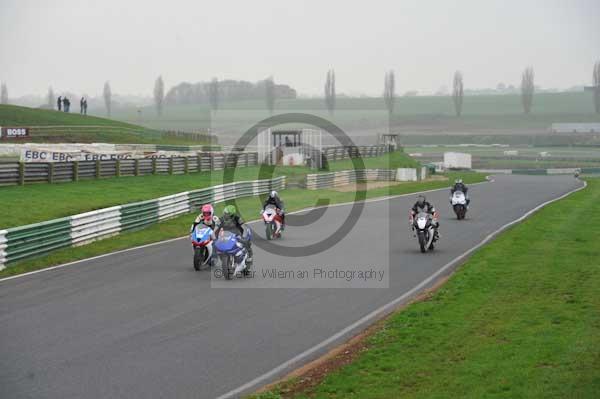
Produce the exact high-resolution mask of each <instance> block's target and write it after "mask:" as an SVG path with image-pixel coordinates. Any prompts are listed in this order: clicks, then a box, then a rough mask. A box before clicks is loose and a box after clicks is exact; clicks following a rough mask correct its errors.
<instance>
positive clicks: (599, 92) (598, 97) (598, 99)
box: [592, 61, 600, 114]
mask: <svg viewBox="0 0 600 399" xmlns="http://www.w3.org/2000/svg"><path fill="white" fill-rule="evenodd" d="M592 81H593V83H594V107H595V108H596V113H597V114H600V61H598V62H596V64H595V65H594V73H593V79H592Z"/></svg>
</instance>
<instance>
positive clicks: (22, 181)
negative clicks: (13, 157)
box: [19, 162, 25, 186]
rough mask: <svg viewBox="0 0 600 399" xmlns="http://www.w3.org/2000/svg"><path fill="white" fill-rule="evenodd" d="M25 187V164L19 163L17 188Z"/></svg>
mask: <svg viewBox="0 0 600 399" xmlns="http://www.w3.org/2000/svg"><path fill="white" fill-rule="evenodd" d="M23 185H25V162H19V186H23Z"/></svg>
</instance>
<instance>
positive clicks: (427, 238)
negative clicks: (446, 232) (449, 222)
mask: <svg viewBox="0 0 600 399" xmlns="http://www.w3.org/2000/svg"><path fill="white" fill-rule="evenodd" d="M412 226H413V231H415V233H416V236H417V239H418V240H419V247H420V248H421V252H423V253H425V252H427V251H431V250H433V249H434V245H433V243H434V242H435V228H434V220H433V218H432V217H431V215H430V214H429V213H427V212H420V213H418V214H417V215H416V216H415V217H414V218H413V221H412Z"/></svg>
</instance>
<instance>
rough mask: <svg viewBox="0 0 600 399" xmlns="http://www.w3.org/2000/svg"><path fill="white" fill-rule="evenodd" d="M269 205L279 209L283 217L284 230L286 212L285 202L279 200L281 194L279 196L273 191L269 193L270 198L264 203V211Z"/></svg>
mask: <svg viewBox="0 0 600 399" xmlns="http://www.w3.org/2000/svg"><path fill="white" fill-rule="evenodd" d="M267 205H273V206H275V207H276V208H277V209H279V215H280V216H281V224H282V228H283V227H284V226H285V211H284V209H283V201H282V200H281V199H280V198H279V194H277V191H271V192H270V193H269V196H268V197H267V199H266V200H265V202H264V203H263V211H264V210H265V208H266V207H267Z"/></svg>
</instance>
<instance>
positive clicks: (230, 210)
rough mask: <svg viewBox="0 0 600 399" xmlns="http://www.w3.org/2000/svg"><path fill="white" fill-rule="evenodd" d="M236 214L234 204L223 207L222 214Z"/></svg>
mask: <svg viewBox="0 0 600 399" xmlns="http://www.w3.org/2000/svg"><path fill="white" fill-rule="evenodd" d="M236 214H237V209H235V205H227V206H226V207H225V209H223V215H228V216H235V215H236Z"/></svg>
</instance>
